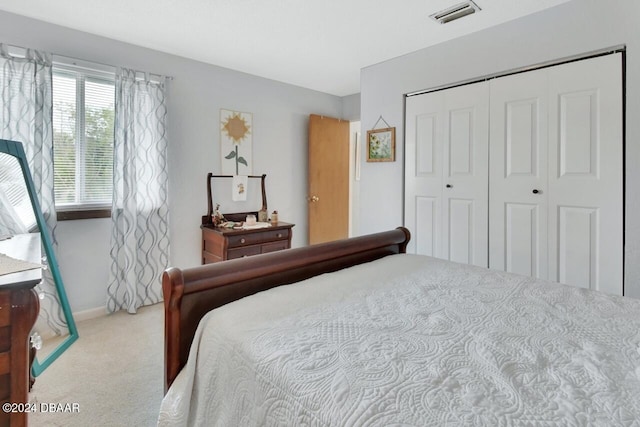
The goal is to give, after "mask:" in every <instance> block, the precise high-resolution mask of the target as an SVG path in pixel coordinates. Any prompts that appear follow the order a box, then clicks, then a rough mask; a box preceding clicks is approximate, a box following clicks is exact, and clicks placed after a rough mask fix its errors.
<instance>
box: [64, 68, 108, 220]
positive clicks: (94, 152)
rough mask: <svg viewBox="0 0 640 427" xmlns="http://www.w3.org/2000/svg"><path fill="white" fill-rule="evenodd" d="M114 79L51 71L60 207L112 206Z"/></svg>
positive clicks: (81, 71)
mask: <svg viewBox="0 0 640 427" xmlns="http://www.w3.org/2000/svg"><path fill="white" fill-rule="evenodd" d="M114 91H115V88H114V77H113V75H109V74H107V73H102V72H91V71H88V70H86V69H84V68H80V69H73V68H72V67H66V66H65V67H60V66H58V67H56V66H54V71H53V131H54V137H53V150H54V170H55V177H54V180H55V199H56V209H57V210H77V209H93V208H104V207H106V206H110V205H111V195H112V186H113V182H112V181H113V139H114V103H115V101H114V99H115V93H114Z"/></svg>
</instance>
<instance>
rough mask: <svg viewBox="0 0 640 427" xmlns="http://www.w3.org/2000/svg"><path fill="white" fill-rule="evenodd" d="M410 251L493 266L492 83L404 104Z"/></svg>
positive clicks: (433, 94)
mask: <svg viewBox="0 0 640 427" xmlns="http://www.w3.org/2000/svg"><path fill="white" fill-rule="evenodd" d="M405 129H406V130H405V132H406V135H405V153H406V154H405V226H407V227H408V228H409V230H411V232H412V233H413V234H414V238H413V239H412V242H410V243H409V246H408V248H407V250H408V251H409V252H415V253H419V254H425V255H431V256H435V257H438V258H444V259H450V260H454V261H458V262H463V263H469V264H475V265H480V266H485V267H486V266H487V265H488V253H487V248H488V231H487V225H488V187H487V184H488V171H487V161H488V83H486V82H482V83H476V84H472V85H467V86H461V87H458V88H452V89H448V90H443V91H438V92H432V93H427V94H423V95H417V96H412V97H409V98H407V102H406V119H405Z"/></svg>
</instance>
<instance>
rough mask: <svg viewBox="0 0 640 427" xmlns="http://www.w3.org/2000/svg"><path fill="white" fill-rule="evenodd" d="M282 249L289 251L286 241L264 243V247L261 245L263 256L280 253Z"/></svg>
mask: <svg viewBox="0 0 640 427" xmlns="http://www.w3.org/2000/svg"><path fill="white" fill-rule="evenodd" d="M284 249H289V241H288V240H280V241H278V242H273V243H265V244H264V245H262V253H263V254H267V253H269V252H276V251H282V250H284Z"/></svg>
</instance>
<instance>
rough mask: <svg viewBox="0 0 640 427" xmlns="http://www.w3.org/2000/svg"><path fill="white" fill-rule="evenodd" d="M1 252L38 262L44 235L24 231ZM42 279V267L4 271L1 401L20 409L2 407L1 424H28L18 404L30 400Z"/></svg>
mask: <svg viewBox="0 0 640 427" xmlns="http://www.w3.org/2000/svg"><path fill="white" fill-rule="evenodd" d="M0 253H3V254H6V255H8V256H11V257H12V258H15V259H20V260H25V261H30V262H36V263H38V262H40V236H39V235H38V234H23V235H18V236H14V237H12V238H11V239H8V240H3V241H0ZM41 279H42V272H41V270H40V269H35V270H27V271H22V272H18V273H10V274H3V275H0V404H4V403H10V404H13V406H14V408H12V409H16V411H15V412H13V411H11V412H9V413H7V412H5V411H4V410H3V411H0V426H8V425H10V426H26V425H27V415H28V413H27V412H26V411H24V410H23V408H21V407H19V406H18V404H23V403H27V402H28V401H29V381H30V376H29V371H30V368H31V360H30V354H29V353H30V345H29V334H30V332H31V329H32V328H33V325H34V324H35V322H36V318H37V317H38V311H39V310H40V302H39V299H38V296H37V294H36V291H35V289H34V287H35V285H36V284H38V283H40V280H41Z"/></svg>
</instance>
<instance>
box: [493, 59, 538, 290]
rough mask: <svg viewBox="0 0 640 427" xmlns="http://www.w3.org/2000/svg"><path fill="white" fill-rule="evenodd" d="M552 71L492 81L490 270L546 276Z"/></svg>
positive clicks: (529, 73)
mask: <svg viewBox="0 0 640 427" xmlns="http://www.w3.org/2000/svg"><path fill="white" fill-rule="evenodd" d="M547 75H548V73H547V70H537V71H531V72H527V73H523V74H515V75H512V76H507V77H502V78H499V79H494V80H492V81H491V89H490V90H491V112H490V116H491V126H490V132H491V143H490V147H489V150H490V160H489V169H490V172H489V182H490V186H489V197H490V202H489V218H490V220H489V230H490V237H489V243H490V245H489V254H490V255H489V266H490V268H493V269H497V270H504V271H509V272H512V273H518V274H523V275H526V276H534V277H538V278H545V279H546V278H547V269H548V266H547V264H548V260H547V202H546V194H547V188H548V185H547V181H548V180H547V108H548V106H547V92H548V81H547Z"/></svg>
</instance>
